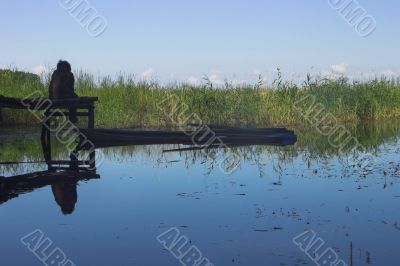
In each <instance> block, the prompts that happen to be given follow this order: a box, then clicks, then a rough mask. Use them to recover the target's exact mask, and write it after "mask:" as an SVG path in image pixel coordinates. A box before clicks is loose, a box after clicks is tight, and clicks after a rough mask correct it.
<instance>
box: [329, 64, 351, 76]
mask: <svg viewBox="0 0 400 266" xmlns="http://www.w3.org/2000/svg"><path fill="white" fill-rule="evenodd" d="M348 67H349V66H348V65H347V64H345V63H341V64H338V65H332V66H331V70H332V72H334V73H336V74H345V73H346V72H347V69H348Z"/></svg>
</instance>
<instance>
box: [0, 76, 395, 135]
mask: <svg viewBox="0 0 400 266" xmlns="http://www.w3.org/2000/svg"><path fill="white" fill-rule="evenodd" d="M48 83H49V76H45V77H42V79H39V78H38V77H37V76H35V75H32V74H24V73H21V72H15V71H10V70H6V71H4V70H2V71H0V95H4V96H8V97H21V98H22V97H26V96H27V95H29V94H31V93H32V92H33V91H42V92H43V93H44V94H45V95H47V87H48ZM76 92H77V94H78V95H80V96H98V97H99V103H98V104H97V106H96V126H98V127H141V128H160V127H168V126H173V125H174V122H173V121H172V120H171V119H170V118H169V117H168V116H167V115H166V114H168V113H173V108H174V106H173V105H172V104H163V109H160V108H159V104H160V103H162V102H163V100H165V99H167V98H168V97H171V96H174V97H175V98H176V99H179V100H178V101H179V103H180V104H181V105H185V106H187V107H188V109H187V110H186V115H187V116H189V115H190V114H197V115H198V116H199V117H200V118H201V120H202V121H203V122H204V123H207V124H218V125H235V126H244V127H250V126H257V127H264V126H276V125H285V126H290V125H295V124H304V123H306V122H305V121H304V119H303V116H302V113H301V112H298V111H297V110H296V109H295V106H294V103H295V102H296V100H298V99H299V98H301V97H304V96H307V95H312V96H315V98H316V99H317V102H319V103H321V104H323V105H324V107H325V112H327V113H328V112H329V113H331V114H333V115H334V116H335V117H336V118H337V119H338V120H340V121H344V122H352V123H358V122H360V121H375V120H388V119H393V118H399V117H400V82H399V80H398V79H397V80H394V79H385V78H382V79H379V80H378V79H375V80H372V81H369V82H349V81H348V80H347V79H346V78H339V79H337V80H316V79H311V78H310V77H308V78H307V79H306V81H305V82H304V84H302V85H300V86H299V85H295V84H291V83H288V82H284V81H283V80H281V79H278V80H276V82H275V83H274V85H273V86H271V87H264V86H262V84H256V85H241V86H236V87H235V86H232V85H231V84H230V83H229V82H227V83H226V84H225V86H223V87H220V88H218V87H215V85H213V84H211V83H210V81H206V82H204V84H203V85H199V86H192V85H189V84H186V83H176V84H171V85H160V84H159V83H156V82H148V81H136V80H135V79H134V78H132V77H130V76H126V75H121V76H119V77H118V78H116V79H111V78H110V77H101V78H95V77H94V76H93V75H91V74H88V73H86V72H78V73H76ZM3 114H4V115H3V116H4V122H3V125H21V124H23V125H26V124H37V123H38V122H39V121H37V120H35V119H34V118H33V116H32V115H30V114H29V113H28V112H26V111H15V110H4V111H3Z"/></svg>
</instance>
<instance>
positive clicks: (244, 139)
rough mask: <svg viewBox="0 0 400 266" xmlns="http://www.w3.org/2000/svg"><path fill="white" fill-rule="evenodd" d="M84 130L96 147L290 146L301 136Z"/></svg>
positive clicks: (228, 130) (263, 131) (254, 131)
mask: <svg viewBox="0 0 400 266" xmlns="http://www.w3.org/2000/svg"><path fill="white" fill-rule="evenodd" d="M80 131H81V133H82V134H83V135H84V136H85V137H86V138H87V139H88V140H90V141H91V142H92V143H93V144H94V145H95V146H96V148H104V147H113V146H128V145H156V144H183V145H194V146H210V145H214V146H218V145H220V144H221V142H222V143H223V144H225V145H227V146H229V145H231V146H238V145H240V146H241V145H275V146H286V145H293V144H294V143H296V142H297V136H296V135H295V133H294V132H293V131H289V130H287V129H285V128H235V127H217V126H211V127H207V128H205V129H201V130H197V131H195V130H188V131H185V132H184V131H143V130H127V129H94V130H87V129H80ZM82 140H84V139H82ZM81 148H85V147H81Z"/></svg>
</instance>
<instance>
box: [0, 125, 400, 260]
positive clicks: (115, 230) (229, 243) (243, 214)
mask: <svg viewBox="0 0 400 266" xmlns="http://www.w3.org/2000/svg"><path fill="white" fill-rule="evenodd" d="M394 125H395V123H392V124H391V125H379V126H370V127H357V128H354V129H353V130H352V132H354V134H356V137H357V138H358V139H359V140H360V142H362V143H363V144H364V145H365V147H367V149H368V150H369V151H370V152H372V153H373V154H374V156H375V157H376V158H377V160H376V162H375V163H374V167H373V169H372V170H370V171H367V172H366V171H360V170H359V169H358V168H353V167H352V166H350V165H349V164H348V161H349V160H348V159H349V156H350V155H349V154H348V153H347V152H338V151H337V150H335V149H334V148H332V147H330V146H329V144H328V143H327V141H326V139H324V137H321V136H318V135H317V134H315V135H313V134H312V133H308V132H309V131H310V130H303V131H299V132H298V133H299V143H298V144H296V145H295V146H292V147H286V148H276V147H260V146H257V147H246V148H240V149H239V150H238V153H239V154H240V156H241V159H242V160H241V165H240V168H239V169H238V170H237V171H235V172H234V173H233V174H231V175H225V174H223V173H222V172H221V171H220V170H219V168H218V167H217V166H216V165H215V164H214V162H213V161H212V160H210V159H207V158H205V156H204V154H203V153H202V152H201V151H188V152H171V153H163V150H165V149H170V148H174V147H171V146H168V147H166V146H163V147H161V146H135V147H124V148H112V149H106V150H104V154H105V158H106V159H105V161H104V162H103V163H102V164H100V165H98V169H97V174H98V175H99V176H100V178H99V179H93V180H87V181H81V182H78V184H77V185H76V184H74V183H73V182H72V183H68V182H64V183H61V184H56V185H54V184H53V186H45V187H41V188H37V189H34V190H33V191H30V192H26V191H25V193H24V192H23V191H19V192H20V193H18V191H17V192H16V194H17V195H14V196H16V197H13V198H7V197H6V198H4V196H5V195H6V191H4V188H3V190H2V192H1V193H2V194H3V195H2V197H1V201H0V202H2V204H1V205H0V228H1V229H0V232H1V241H2V245H1V250H0V254H1V261H0V265H43V263H42V262H41V261H40V259H38V258H37V257H36V256H35V254H34V253H32V252H30V251H29V249H28V247H27V246H25V245H23V244H22V243H21V238H22V237H24V236H26V235H28V234H29V233H31V232H34V231H35V230H36V229H39V230H41V232H43V234H44V237H43V238H42V239H41V240H42V241H43V240H44V238H45V237H48V239H49V240H51V241H52V243H53V244H52V245H51V246H50V247H49V248H48V249H47V250H46V249H45V248H43V247H42V248H41V249H40V250H39V251H40V252H42V253H43V254H45V255H49V254H50V253H51V252H52V251H54V250H55V248H56V247H58V248H60V250H62V251H63V252H64V253H65V256H66V258H68V259H70V260H71V261H72V262H73V263H75V265H163V266H168V265H182V264H181V262H180V261H179V260H178V259H176V258H175V257H174V256H173V255H172V254H171V253H170V251H168V249H167V248H166V247H164V246H163V245H162V244H160V243H159V241H158V240H157V236H159V235H160V234H162V233H164V232H166V231H167V230H169V229H170V228H177V230H178V231H179V234H180V236H186V237H187V238H188V239H189V240H190V243H188V244H187V245H186V246H184V247H183V248H182V249H181V251H182V253H184V251H185V249H189V248H191V247H192V246H196V247H197V248H198V249H199V250H200V251H201V252H202V255H203V257H205V258H207V259H208V260H209V261H210V262H211V263H213V265H216V266H217V265H246V266H247V265H250V266H252V265H254V266H256V265H316V264H315V263H314V262H313V261H312V260H311V259H310V258H309V257H308V256H307V254H305V253H303V252H302V251H301V250H300V248H299V247H298V246H296V245H295V244H294V243H293V238H294V237H296V236H298V235H300V234H301V233H303V232H304V231H305V230H313V232H315V233H316V235H317V236H316V237H320V238H321V239H322V240H323V241H324V246H323V247H321V248H320V250H319V251H318V252H317V254H321V253H322V251H324V250H326V249H327V248H332V249H333V250H334V252H335V253H336V254H337V255H338V257H339V258H340V259H342V260H343V261H344V262H346V263H347V265H398V264H399V263H398V259H399V258H400V253H399V251H400V249H399V246H400V182H399V181H400V160H399V159H400V156H399V151H400V143H399V139H398V136H399V134H400V131H399V129H398V128H397V127H396V126H394ZM38 132H39V131H38V130H37V129H1V133H0V140H1V143H0V145H1V146H0V148H1V149H0V158H1V161H3V162H4V161H21V160H22V161H31V162H32V161H41V160H43V159H42V155H41V149H40V143H39V135H38ZM62 150H63V149H62V148H56V149H55V150H54V151H53V152H54V153H55V154H57V156H58V157H60V158H63V156H65V154H63V151H62ZM64 158H65V157H64ZM46 169H47V168H46V165H44V164H40V163H38V164H25V165H5V166H4V165H3V166H0V176H5V177H11V176H15V175H19V174H24V173H29V172H35V171H41V170H46ZM75 186H76V187H77V188H76V190H75ZM60 191H61V192H60ZM60 193H61V194H62V196H61V200H60V196H59V195H60ZM18 194H19V195H18ZM57 195H58V196H57ZM75 201H76V203H75ZM74 205H75V206H74ZM60 206H62V207H63V209H62V208H61V207H60ZM63 211H64V212H67V213H68V212H69V213H70V212H72V213H71V214H68V215H65V214H64V213H63ZM170 232H177V231H170ZM29 239H30V241H31V242H30V243H41V242H40V241H39V242H35V241H38V239H36V240H35V239H32V238H29ZM39 239H40V238H39ZM314 249H315V248H314ZM182 253H181V254H182ZM178 254H179V253H178ZM36 255H37V254H36ZM70 265H72V264H70ZM187 265H193V264H187ZM204 265H206V264H204ZM321 265H322V264H321Z"/></svg>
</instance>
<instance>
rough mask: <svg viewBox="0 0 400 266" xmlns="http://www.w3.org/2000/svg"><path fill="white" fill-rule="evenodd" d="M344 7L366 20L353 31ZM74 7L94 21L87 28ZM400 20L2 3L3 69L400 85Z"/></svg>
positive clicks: (326, 5) (394, 9) (372, 3)
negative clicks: (58, 67) (330, 78)
mask: <svg viewBox="0 0 400 266" xmlns="http://www.w3.org/2000/svg"><path fill="white" fill-rule="evenodd" d="M346 2H348V3H346ZM347 4H351V5H350V6H349V8H353V7H357V8H360V10H361V11H362V16H361V17H360V19H358V20H357V19H355V21H353V25H351V21H350V20H349V19H348V18H347V19H346V18H345V17H344V16H343V15H342V13H343V12H344V11H343V8H344V7H345V5H347ZM74 5H75V6H74ZM76 6H80V7H83V8H84V9H85V8H89V7H90V8H92V9H91V10H92V11H93V12H95V13H93V14H92V16H91V17H88V18H87V19H86V20H84V21H83V22H82V21H80V18H79V17H78V14H79V9H74V8H75V7H76ZM399 10H400V2H399V1H398V0H380V1H376V0H364V1H363V0H359V1H358V2H357V1H355V0H308V1H299V0H279V1H277V0H242V1H236V0H229V1H228V0H202V1H189V0H186V1H184V0H169V1H166V0H146V1H122V0H113V1H106V0H90V1H86V0H37V1H31V0H19V1H18V0H2V1H1V4H0V29H1V31H0V32H1V39H0V68H7V67H13V68H18V69H21V70H24V71H31V72H34V73H41V72H43V71H48V70H49V69H52V68H53V67H54V66H55V64H56V63H57V61H58V60H59V59H66V60H68V61H70V63H71V64H72V67H73V69H74V71H77V70H85V71H88V72H90V73H93V74H95V75H111V76H114V75H116V74H117V73H125V74H135V75H137V77H139V78H151V79H157V80H161V81H174V80H178V81H188V82H192V83H196V82H199V81H200V80H201V78H202V77H203V76H204V75H207V76H209V77H210V78H211V80H213V81H214V82H216V83H218V82H222V81H223V80H224V79H225V78H226V79H229V80H235V81H237V82H241V81H243V82H247V81H249V82H250V81H253V80H255V79H257V76H258V75H259V74H262V75H263V77H264V78H265V80H272V79H274V76H276V69H277V68H278V67H279V68H280V69H281V70H282V72H283V73H284V77H285V78H287V79H296V78H304V77H305V75H306V74H307V73H311V74H322V75H346V76H350V77H372V76H374V75H382V74H385V75H389V76H390V75H395V76H398V75H400V60H399V59H400V49H399V47H400V34H399V33H398V29H399V26H400V17H399V14H398V12H399ZM95 18H96V20H95ZM364 18H365V20H363V22H365V23H364V24H362V23H360V21H361V20H362V19H364ZM372 19H373V20H372ZM371 21H374V23H375V22H376V27H375V26H374V27H373V28H374V30H373V31H372V32H371V33H370V34H368V36H362V35H363V34H365V33H366V32H368V27H367V30H364V31H362V29H363V26H365V25H366V26H371V25H375V24H372V22H371ZM368 22H370V23H369V24H368ZM89 23H92V24H90V25H91V28H92V29H90V27H89V26H88V24H89ZM96 23H98V24H96ZM97 25H98V28H97V32H96V26H97ZM103 26H104V27H103ZM371 28H372V27H371ZM93 29H94V30H93ZM360 29H361V30H360ZM93 35H98V36H93Z"/></svg>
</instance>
